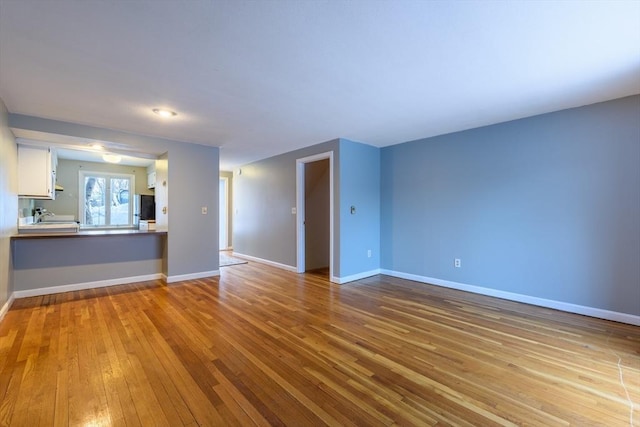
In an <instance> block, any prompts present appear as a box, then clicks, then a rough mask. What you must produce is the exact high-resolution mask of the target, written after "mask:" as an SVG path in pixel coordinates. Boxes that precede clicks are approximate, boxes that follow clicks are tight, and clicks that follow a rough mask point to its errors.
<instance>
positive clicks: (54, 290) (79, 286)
mask: <svg viewBox="0 0 640 427" xmlns="http://www.w3.org/2000/svg"><path fill="white" fill-rule="evenodd" d="M161 278H162V274H160V273H156V274H146V275H143V276H131V277H120V278H117V279H108V280H97V281H95V282H85V283H75V284H72V285H60V286H51V287H48V288H38V289H28V290H25V291H15V292H14V293H13V296H15V298H26V297H36V296H40V295H50V294H59V293H62V292H71V291H82V290H85V289H94V288H104V287H107V286H116V285H126V284H128V283H136V282H145V281H147V280H158V279H161Z"/></svg>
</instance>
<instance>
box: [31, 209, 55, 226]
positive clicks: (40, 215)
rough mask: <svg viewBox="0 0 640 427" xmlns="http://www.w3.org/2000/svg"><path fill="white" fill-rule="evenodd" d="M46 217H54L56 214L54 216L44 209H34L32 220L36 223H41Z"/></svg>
mask: <svg viewBox="0 0 640 427" xmlns="http://www.w3.org/2000/svg"><path fill="white" fill-rule="evenodd" d="M47 216H56V214H54V213H53V212H49V211H47V210H46V209H39V210H38V209H36V213H35V215H34V220H35V222H36V223H38V222H42V219H43V218H44V217H47Z"/></svg>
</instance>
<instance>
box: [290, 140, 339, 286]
mask: <svg viewBox="0 0 640 427" xmlns="http://www.w3.org/2000/svg"><path fill="white" fill-rule="evenodd" d="M296 190H297V191H296V213H297V221H296V222H297V257H296V258H297V267H296V269H297V272H298V273H304V272H305V271H309V270H317V269H322V268H327V267H328V269H329V279H330V280H331V279H332V278H333V152H328V153H322V154H318V155H315V156H310V157H305V158H302V159H298V160H296Z"/></svg>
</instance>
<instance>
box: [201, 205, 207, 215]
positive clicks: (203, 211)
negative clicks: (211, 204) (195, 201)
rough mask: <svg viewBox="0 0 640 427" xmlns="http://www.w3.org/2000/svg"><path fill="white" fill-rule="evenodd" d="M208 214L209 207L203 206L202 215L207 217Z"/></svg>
mask: <svg viewBox="0 0 640 427" xmlns="http://www.w3.org/2000/svg"><path fill="white" fill-rule="evenodd" d="M206 214H207V207H206V206H203V207H202V215H206Z"/></svg>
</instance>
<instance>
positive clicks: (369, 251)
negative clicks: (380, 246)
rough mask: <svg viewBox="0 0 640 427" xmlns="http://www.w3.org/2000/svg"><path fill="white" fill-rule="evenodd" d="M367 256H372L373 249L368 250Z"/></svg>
mask: <svg viewBox="0 0 640 427" xmlns="http://www.w3.org/2000/svg"><path fill="white" fill-rule="evenodd" d="M367 258H371V249H369V250H368V251H367Z"/></svg>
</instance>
